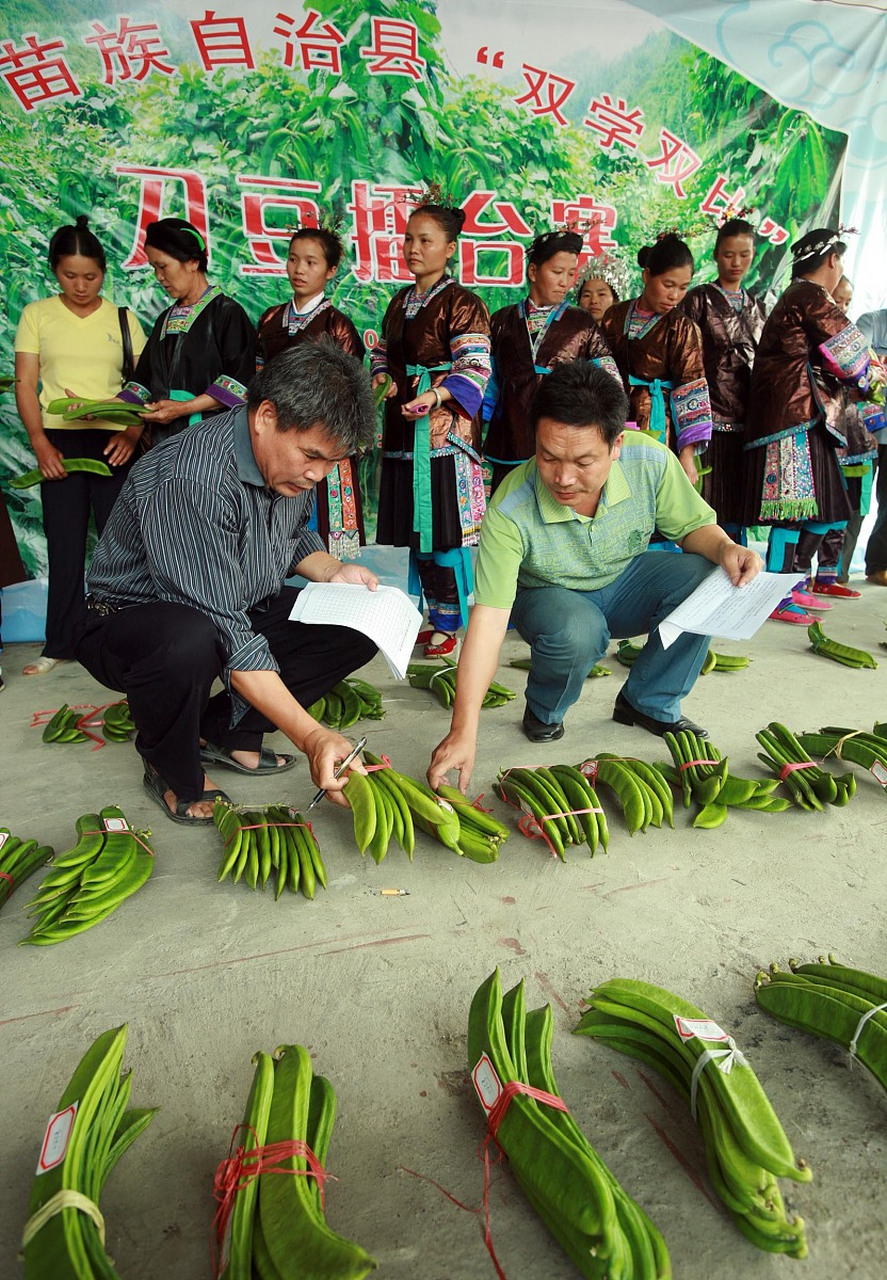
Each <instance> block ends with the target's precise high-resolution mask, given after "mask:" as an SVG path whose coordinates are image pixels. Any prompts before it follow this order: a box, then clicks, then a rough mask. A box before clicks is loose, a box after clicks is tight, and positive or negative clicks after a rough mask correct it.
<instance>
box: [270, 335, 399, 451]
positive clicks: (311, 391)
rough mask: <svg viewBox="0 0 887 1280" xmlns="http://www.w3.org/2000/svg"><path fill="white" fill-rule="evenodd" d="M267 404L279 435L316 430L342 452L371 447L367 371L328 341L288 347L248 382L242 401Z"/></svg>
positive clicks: (371, 409)
mask: <svg viewBox="0 0 887 1280" xmlns="http://www.w3.org/2000/svg"><path fill="white" fill-rule="evenodd" d="M263 400H270V401H271V403H272V404H273V405H274V408H275V411H276V413H277V429H278V430H279V431H309V430H310V429H311V428H312V427H322V428H323V430H324V431H325V432H326V434H327V435H328V436H329V437H330V439H332V440H336V441H337V442H338V443H339V444H340V445H341V447H342V448H343V449H346V450H347V451H348V453H360V452H361V451H362V450H364V449H368V448H369V447H370V445H371V444H372V443H373V437H374V434H375V424H376V411H375V407H374V405H373V390H372V385H371V383H370V375H369V371H368V370H367V369H365V368H364V366H363V365H362V364H361V362H360V361H359V360H358V359H357V358H356V357H355V356H352V355H349V354H348V352H347V351H343V350H342V348H341V347H337V346H336V344H335V343H334V342H332V341H330V339H328V338H322V339H321V340H320V341H319V342H303V343H301V344H300V345H299V346H297V347H288V348H287V349H286V350H285V351H281V353H280V354H279V355H277V356H275V357H274V359H273V360H271V361H269V363H268V364H266V365H265V367H264V368H263V369H262V370H260V372H259V373H257V374H256V376H255V377H254V378H253V380H252V382H250V384H249V386H248V388H247V392H246V401H247V404H248V405H249V407H250V409H256V408H258V406H259V405H260V404H261V403H262V401H263Z"/></svg>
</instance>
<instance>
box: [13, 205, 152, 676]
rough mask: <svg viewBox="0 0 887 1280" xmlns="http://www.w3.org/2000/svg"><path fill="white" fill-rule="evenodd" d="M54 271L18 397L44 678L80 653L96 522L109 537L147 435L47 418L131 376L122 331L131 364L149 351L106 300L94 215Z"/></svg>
mask: <svg viewBox="0 0 887 1280" xmlns="http://www.w3.org/2000/svg"><path fill="white" fill-rule="evenodd" d="M49 266H50V269H51V270H52V272H53V274H54V276H55V278H56V280H57V281H58V284H59V289H60V292H59V293H57V294H53V295H52V297H49V298H41V299H39V301H37V302H30V303H29V304H28V305H27V306H26V307H25V309H24V311H23V312H22V316H21V319H20V320H19V324H18V329H17V330H16V335H15V377H16V384H15V399H16V404H17V406H18V411H19V415H20V417H21V420H22V422H23V423H24V424H25V429H26V430H27V433H28V437H29V439H30V442H31V447H32V448H33V450H34V454H35V456H36V459H37V465H38V467H39V468H40V470H41V472H42V473H43V477H44V481H45V483H44V484H43V485H42V486H41V497H42V502H43V529H44V532H45V534H46V548H47V553H48V557H49V599H48V602H47V612H46V644H45V645H44V648H43V653H42V655H41V656H40V657H39V658H37V659H36V661H34V662H29V663H28V665H27V666H26V667H25V669H24V674H25V675H26V676H31V675H43V674H44V673H45V672H47V671H51V670H52V668H53V667H55V666H57V665H58V663H60V662H68V661H70V660H71V659H72V658H73V656H74V639H73V638H74V635H75V633H76V630H77V627H78V622H79V618H80V614H81V610H82V608H83V575H84V570H85V564H86V535H87V529H88V526H89V517H90V514H92V515H93V517H94V519H95V524H96V529H97V530H98V532H99V533H101V532H102V529H103V528H104V526H105V521H106V520H107V519H108V516H109V515H110V514H111V508H112V507H113V505H114V501H115V499H116V497H117V494H118V493H119V492H120V488H121V486H122V484H123V482H124V480H125V479H126V476H127V474H128V472H129V468H130V466H131V465H132V456H133V450H134V449H135V447H136V445H137V444H138V441H139V436H140V435H141V427H129V428H127V430H125V431H121V430H120V429H119V427H117V426H115V425H114V423H112V422H104V421H102V420H101V419H98V418H96V419H92V420H90V421H85V422H77V423H68V422H65V421H64V419H63V418H61V417H59V416H57V415H55V414H50V413H48V412H47V406H48V405H49V404H50V403H51V402H52V401H53V400H54V399H56V398H58V397H62V396H75V397H77V398H78V399H82V400H110V399H111V398H113V397H114V396H116V395H118V394H119V392H120V389H121V386H122V385H123V382H124V380H125V378H124V374H125V373H126V374H128V373H130V372H131V370H124V334H125V333H128V337H129V346H130V348H131V352H132V356H133V358H134V357H136V356H138V354H139V352H140V351H141V350H142V348H143V347H144V345H145V335H144V333H143V332H142V328H141V325H140V324H139V322H138V320H137V319H136V318H135V316H134V315H132V313H131V312H129V311H127V310H126V309H125V308H120V309H118V308H117V307H115V306H114V304H113V303H111V302H108V300H107V299H106V298H103V297H102V296H101V290H102V284H103V283H104V279H105V269H106V260H105V252H104V249H103V248H102V246H101V244H100V243H99V241H98V240H97V239H96V237H95V236H94V235H93V233H92V232H91V231H90V230H89V227H88V219H87V218H85V217H83V216H81V217H79V218H78V219H77V222H76V225H74V226H64V227H60V228H59V230H58V231H56V233H55V235H54V236H53V237H52V240H51V241H50V243H49ZM124 326H125V329H124ZM65 457H68V458H94V459H97V460H100V461H102V462H106V463H107V464H108V466H109V467H110V468H111V471H112V474H111V476H96V475H92V474H91V473H90V472H86V471H84V472H77V473H73V474H71V475H68V473H67V472H66V471H65V469H64V467H63V465H62V461H63V459H64V458H65Z"/></svg>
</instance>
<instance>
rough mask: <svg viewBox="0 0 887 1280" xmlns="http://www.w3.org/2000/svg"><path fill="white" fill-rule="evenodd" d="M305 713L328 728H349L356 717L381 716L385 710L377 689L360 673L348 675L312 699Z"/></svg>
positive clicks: (366, 718)
mask: <svg viewBox="0 0 887 1280" xmlns="http://www.w3.org/2000/svg"><path fill="white" fill-rule="evenodd" d="M308 714H309V715H310V716H313V717H314V719H315V720H319V721H321V722H322V723H323V724H328V725H329V727H330V728H331V729H350V728H351V726H352V725H353V724H357V722H358V720H381V719H382V717H383V716H384V715H385V711H384V708H383V706H382V695H381V693H380V692H379V690H378V689H375V688H373V686H372V685H371V684H368V683H367V681H366V680H361V679H360V677H359V676H349V677H348V679H347V680H340V681H339V682H338V684H334V685H333V687H332V689H330V690H329V692H328V693H326V694H325V695H324V696H323V697H322V698H318V699H317V701H316V702H312V704H311V706H310V707H309V708H308Z"/></svg>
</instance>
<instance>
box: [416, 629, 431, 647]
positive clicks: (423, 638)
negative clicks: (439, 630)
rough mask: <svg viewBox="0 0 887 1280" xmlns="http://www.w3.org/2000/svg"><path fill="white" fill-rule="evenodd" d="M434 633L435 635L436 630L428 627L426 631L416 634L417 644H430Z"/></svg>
mask: <svg viewBox="0 0 887 1280" xmlns="http://www.w3.org/2000/svg"><path fill="white" fill-rule="evenodd" d="M433 635H434V632H433V631H432V629H431V627H426V628H425V630H424V631H420V632H419V634H418V635H417V636H416V646H418V645H420V644H421V645H426V644H428V643H429V642H430V640H431V637H432V636H433Z"/></svg>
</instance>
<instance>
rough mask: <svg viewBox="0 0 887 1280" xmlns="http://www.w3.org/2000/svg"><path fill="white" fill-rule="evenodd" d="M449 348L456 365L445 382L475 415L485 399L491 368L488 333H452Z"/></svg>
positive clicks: (465, 411)
mask: <svg viewBox="0 0 887 1280" xmlns="http://www.w3.org/2000/svg"><path fill="white" fill-rule="evenodd" d="M450 352H451V354H452V357H453V365H452V368H451V369H450V371H449V373H448V374H447V376H446V378H445V379H444V381H443V383H442V385H443V386H445V387H446V389H447V391H449V393H450V395H451V396H452V397H453V399H454V400H455V401H456V404H457V405H458V406H459V408H460V409H461V410H462V413H463V414H464V415H465V417H466V418H473V417H474V415H475V414H476V413H477V411H478V409H479V408H480V406H481V403H482V401H483V398H484V392H485V390H486V387H487V382H488V381H489V377H490V372H491V367H490V338H489V334H486V333H460V334H453V335H452V337H451V338H450Z"/></svg>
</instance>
